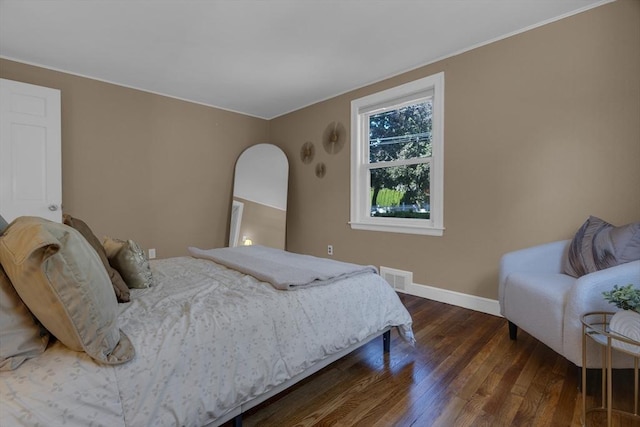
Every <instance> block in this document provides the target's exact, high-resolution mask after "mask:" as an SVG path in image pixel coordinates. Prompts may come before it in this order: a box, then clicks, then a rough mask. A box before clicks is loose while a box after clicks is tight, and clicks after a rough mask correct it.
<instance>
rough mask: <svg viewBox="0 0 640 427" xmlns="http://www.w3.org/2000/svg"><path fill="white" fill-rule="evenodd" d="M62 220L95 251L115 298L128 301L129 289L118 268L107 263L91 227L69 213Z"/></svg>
mask: <svg viewBox="0 0 640 427" xmlns="http://www.w3.org/2000/svg"><path fill="white" fill-rule="evenodd" d="M62 218H63V222H64V223H65V224H66V225H68V226H69V227H73V228H75V229H76V230H78V231H79V232H80V234H82V236H84V238H85V239H87V242H89V244H90V245H91V247H92V248H93V249H94V250H95V251H96V253H97V254H98V256H99V257H100V261H102V265H104V268H105V269H106V270H107V274H108V275H109V280H111V285H112V286H113V291H114V292H115V294H116V298H117V299H118V302H129V300H130V291H129V287H127V284H126V283H125V282H124V280H122V276H120V273H118V270H116V269H115V268H113V267H112V266H111V265H110V264H109V259H108V258H107V253H106V252H105V251H104V247H103V246H102V244H101V243H100V240H99V239H98V238H97V237H96V235H95V234H93V231H91V228H89V226H88V225H87V223H86V222H84V221H82V220H80V219H78V218H74V217H72V216H71V215H67V214H65V215H63V216H62Z"/></svg>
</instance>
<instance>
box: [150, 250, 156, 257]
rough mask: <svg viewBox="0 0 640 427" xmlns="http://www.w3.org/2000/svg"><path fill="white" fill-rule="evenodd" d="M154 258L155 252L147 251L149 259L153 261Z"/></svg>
mask: <svg viewBox="0 0 640 427" xmlns="http://www.w3.org/2000/svg"><path fill="white" fill-rule="evenodd" d="M155 257H156V250H155V249H149V259H154V258H155Z"/></svg>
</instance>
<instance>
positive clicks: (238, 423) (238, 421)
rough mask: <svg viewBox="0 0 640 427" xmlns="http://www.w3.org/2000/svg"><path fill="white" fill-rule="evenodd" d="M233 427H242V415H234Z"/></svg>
mask: <svg viewBox="0 0 640 427" xmlns="http://www.w3.org/2000/svg"><path fill="white" fill-rule="evenodd" d="M233 427H242V414H240V415H236V417H235V418H234V419H233Z"/></svg>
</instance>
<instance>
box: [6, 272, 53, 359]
mask: <svg viewBox="0 0 640 427" xmlns="http://www.w3.org/2000/svg"><path fill="white" fill-rule="evenodd" d="M48 343H49V334H48V333H47V331H46V330H45V329H44V328H42V327H41V326H40V324H39V323H38V322H37V321H36V319H34V317H33V315H32V314H31V312H30V311H29V309H28V308H27V306H26V305H24V303H23V302H22V300H21V299H20V297H19V296H18V294H17V293H16V291H15V289H13V285H12V284H11V282H10V281H9V277H7V274H6V273H5V272H4V269H3V268H2V266H0V371H12V370H14V369H16V368H17V367H18V366H20V365H21V364H22V362H24V361H25V360H27V359H31V358H32V357H36V356H38V355H40V354H42V353H43V352H44V351H45V349H46V348H47V344H48Z"/></svg>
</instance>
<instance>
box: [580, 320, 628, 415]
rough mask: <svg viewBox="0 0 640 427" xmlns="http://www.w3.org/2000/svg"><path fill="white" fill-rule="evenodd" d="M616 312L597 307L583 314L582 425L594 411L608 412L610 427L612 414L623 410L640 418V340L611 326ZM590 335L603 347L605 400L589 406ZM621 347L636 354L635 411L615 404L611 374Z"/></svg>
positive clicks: (622, 349) (603, 395)
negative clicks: (639, 392)
mask: <svg viewBox="0 0 640 427" xmlns="http://www.w3.org/2000/svg"><path fill="white" fill-rule="evenodd" d="M613 314H614V313H613V312H608V311H598V312H592V313H587V314H585V315H583V316H582V319H581V320H582V425H583V426H586V425H587V413H590V412H592V411H606V412H607V427H611V418H612V415H613V414H614V413H615V414H620V415H621V416H623V417H629V418H631V419H633V420H640V415H638V361H639V359H640V342H638V341H635V340H632V339H630V338H627V337H625V336H623V335H620V334H616V333H615V332H613V331H611V330H610V329H609V322H610V321H611V316H613ZM587 338H590V339H592V340H593V341H595V342H596V343H598V344H599V345H600V346H601V347H602V385H601V387H602V403H601V406H600V407H595V408H589V409H588V410H587V393H586V389H587V368H586V366H587ZM614 350H615V351H620V352H622V353H626V354H628V355H631V356H632V357H633V375H634V386H633V413H631V412H627V411H622V410H618V409H613V408H612V403H613V390H612V388H613V384H612V377H611V370H612V369H611V365H612V361H611V358H612V353H613V351H614Z"/></svg>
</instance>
